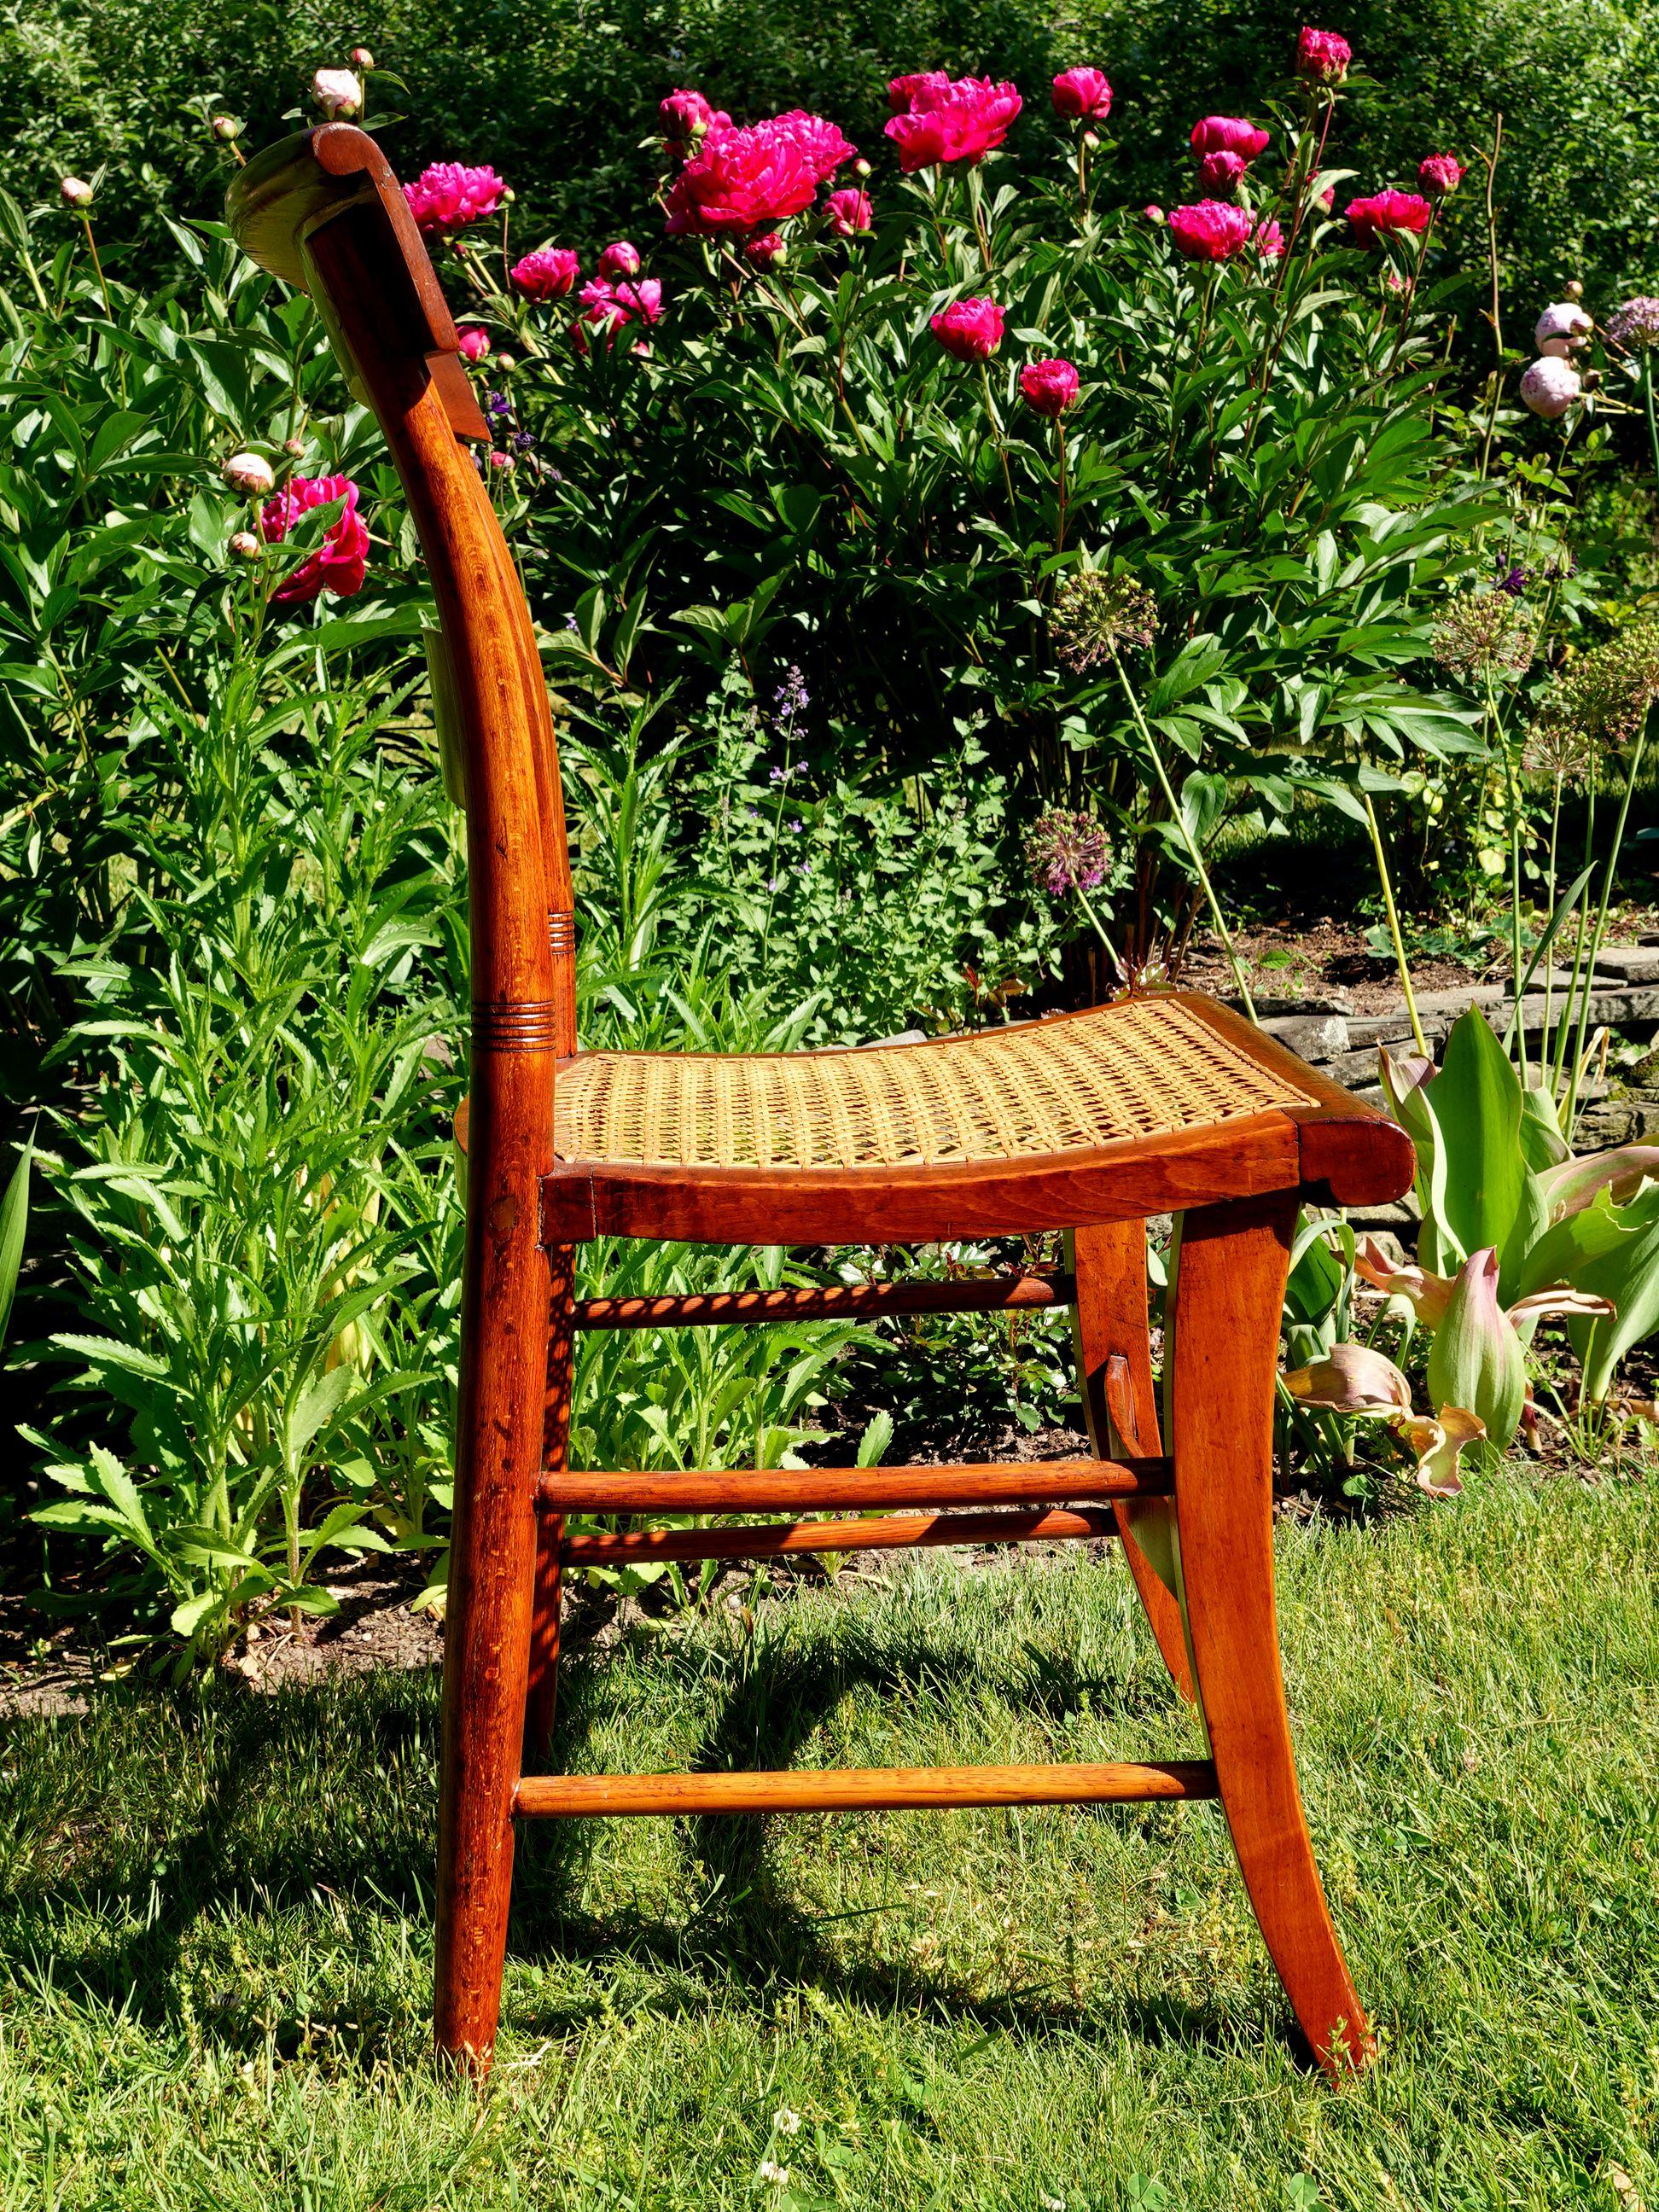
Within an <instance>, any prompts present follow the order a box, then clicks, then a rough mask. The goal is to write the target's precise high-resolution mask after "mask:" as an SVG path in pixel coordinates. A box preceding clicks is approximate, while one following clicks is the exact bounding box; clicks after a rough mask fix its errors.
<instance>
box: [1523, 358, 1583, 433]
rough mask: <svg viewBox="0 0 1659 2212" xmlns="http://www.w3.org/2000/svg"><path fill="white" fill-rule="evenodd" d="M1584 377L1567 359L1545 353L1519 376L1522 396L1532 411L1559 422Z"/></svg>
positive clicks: (1546, 418) (1581, 384) (1576, 394)
mask: <svg viewBox="0 0 1659 2212" xmlns="http://www.w3.org/2000/svg"><path fill="white" fill-rule="evenodd" d="M1582 386H1583V380H1582V378H1581V377H1580V376H1579V374H1578V371H1577V369H1576V368H1574V367H1573V365H1572V363H1571V362H1570V361H1562V360H1561V359H1559V356H1556V355H1555V354H1553V353H1550V354H1546V355H1545V356H1544V358H1543V359H1542V360H1541V361H1535V362H1534V363H1533V365H1532V367H1531V368H1529V369H1528V371H1527V373H1526V374H1525V375H1524V376H1523V377H1522V380H1521V397H1522V399H1523V400H1525V402H1526V404H1527V405H1528V407H1530V408H1531V410H1532V411H1533V413H1534V415H1541V416H1543V417H1544V420H1545V421H1546V422H1559V420H1560V418H1561V416H1563V415H1565V413H1566V411H1567V410H1568V408H1569V407H1571V405H1572V404H1573V403H1574V402H1575V401H1576V400H1577V398H1578V396H1579V392H1580V391H1581V389H1582Z"/></svg>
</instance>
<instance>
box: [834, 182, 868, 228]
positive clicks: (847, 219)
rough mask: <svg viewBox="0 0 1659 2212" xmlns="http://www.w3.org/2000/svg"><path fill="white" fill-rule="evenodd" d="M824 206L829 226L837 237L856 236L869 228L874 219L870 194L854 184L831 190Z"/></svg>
mask: <svg viewBox="0 0 1659 2212" xmlns="http://www.w3.org/2000/svg"><path fill="white" fill-rule="evenodd" d="M824 207H825V212H826V213H827V214H828V216H829V228H830V229H831V230H832V231H833V232H834V234H835V235H836V237H837V238H857V237H859V236H860V235H861V234H863V233H864V232H865V231H866V230H868V229H870V228H872V223H873V221H874V216H875V210H873V208H872V206H871V204H870V195H869V193H868V192H861V191H860V190H859V189H858V187H857V185H848V188H847V190H846V191H842V192H831V193H830V195H829V199H828V200H827V201H826V202H825V204H824Z"/></svg>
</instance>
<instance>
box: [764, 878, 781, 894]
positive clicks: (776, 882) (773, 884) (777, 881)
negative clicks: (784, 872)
mask: <svg viewBox="0 0 1659 2212" xmlns="http://www.w3.org/2000/svg"><path fill="white" fill-rule="evenodd" d="M766 888H767V890H769V891H781V890H782V889H783V878H782V877H781V876H774V877H773V878H772V879H771V881H770V882H769V884H767V886H766Z"/></svg>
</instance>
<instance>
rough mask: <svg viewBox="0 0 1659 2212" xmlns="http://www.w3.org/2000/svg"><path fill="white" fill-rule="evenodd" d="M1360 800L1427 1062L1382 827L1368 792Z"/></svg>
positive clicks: (1397, 963)
mask: <svg viewBox="0 0 1659 2212" xmlns="http://www.w3.org/2000/svg"><path fill="white" fill-rule="evenodd" d="M1360 797H1361V798H1362V799H1364V803H1365V820H1366V823H1367V825H1368V826H1369V828H1370V833H1371V851H1372V853H1373V854H1375V856H1376V880H1377V882H1378V883H1379V884H1381V885H1382V887H1383V913H1384V914H1385V915H1387V917H1388V922H1389V939H1390V940H1391V941H1392V943H1393V945H1394V957H1395V966H1396V967H1397V968H1398V969H1399V970H1400V987H1401V990H1402V991H1403V992H1404V993H1405V994H1406V1012H1407V1015H1408V1017H1409V1018H1410V1020H1411V1025H1412V1036H1413V1041H1414V1042H1415V1043H1416V1046H1417V1049H1418V1050H1419V1052H1420V1053H1421V1054H1422V1055H1423V1057H1424V1059H1425V1060H1427V1059H1428V1058H1429V1057H1430V1054H1429V1046H1428V1040H1427V1038H1426V1037H1425V1036H1424V1034H1423V1024H1422V1023H1421V1022H1420V1021H1419V1018H1418V1013H1417V994H1416V993H1415V992H1414V991H1413V989H1412V971H1411V963H1410V962H1409V961H1408V960H1407V957H1406V940H1405V939H1404V938H1403V937H1402V936H1401V933H1400V909H1399V908H1397V907H1396V906H1395V902H1394V885H1393V884H1392V883H1391V882H1390V881H1389V856H1388V853H1387V850H1386V849H1385V848H1384V846H1383V825H1382V823H1380V822H1379V821H1378V820H1377V818H1376V801H1375V800H1374V799H1372V797H1371V795H1370V792H1369V791H1364V792H1361V793H1360Z"/></svg>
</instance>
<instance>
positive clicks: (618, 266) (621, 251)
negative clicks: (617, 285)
mask: <svg viewBox="0 0 1659 2212" xmlns="http://www.w3.org/2000/svg"><path fill="white" fill-rule="evenodd" d="M639 273H640V249H639V247H638V246H634V245H630V243H629V240H627V239H625V238H619V239H618V240H617V242H616V244H615V245H614V246H606V247H605V251H604V252H603V253H602V254H600V256H599V274H600V276H638V275H639Z"/></svg>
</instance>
